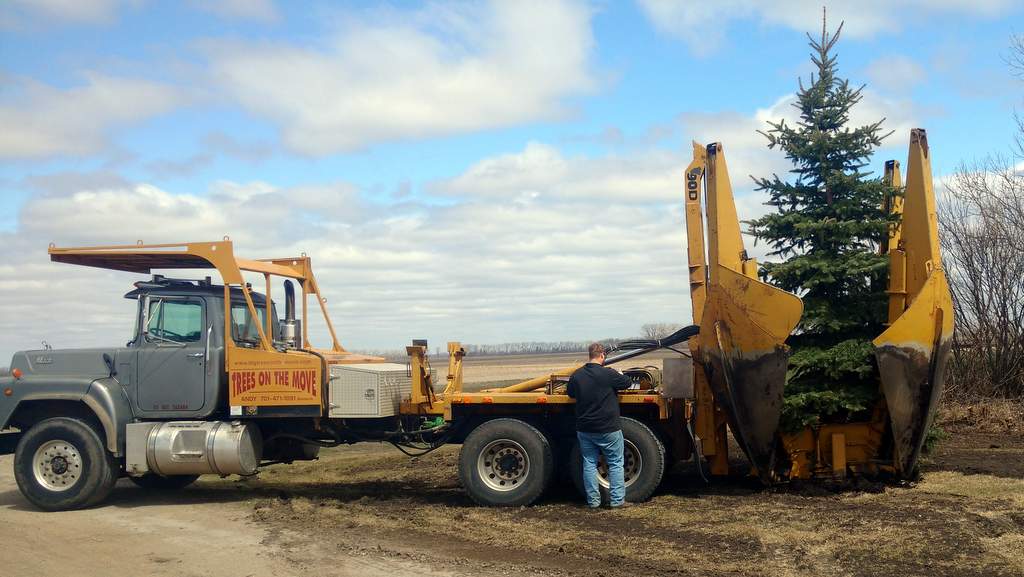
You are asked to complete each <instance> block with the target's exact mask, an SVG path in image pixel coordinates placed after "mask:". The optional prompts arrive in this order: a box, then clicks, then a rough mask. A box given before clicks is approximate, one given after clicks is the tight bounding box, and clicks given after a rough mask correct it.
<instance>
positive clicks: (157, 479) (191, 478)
mask: <svg viewBox="0 0 1024 577" xmlns="http://www.w3.org/2000/svg"><path fill="white" fill-rule="evenodd" d="M128 478H129V479H131V480H132V483H135V484H136V485H138V486H139V487H142V488H143V489H153V490H156V491H177V490H179V489H184V488H185V487H188V486H189V485H191V484H192V483H195V482H196V479H198V478H199V475H171V476H169V477H164V476H161V475H157V474H156V473H146V474H145V475H142V476H140V477H128Z"/></svg>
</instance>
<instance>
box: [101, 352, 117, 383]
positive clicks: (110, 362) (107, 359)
mask: <svg viewBox="0 0 1024 577" xmlns="http://www.w3.org/2000/svg"><path fill="white" fill-rule="evenodd" d="M103 364H105V365H107V370H108V371H110V376H111V377H116V376H117V369H116V368H115V367H114V359H113V357H111V356H110V354H109V353H103Z"/></svg>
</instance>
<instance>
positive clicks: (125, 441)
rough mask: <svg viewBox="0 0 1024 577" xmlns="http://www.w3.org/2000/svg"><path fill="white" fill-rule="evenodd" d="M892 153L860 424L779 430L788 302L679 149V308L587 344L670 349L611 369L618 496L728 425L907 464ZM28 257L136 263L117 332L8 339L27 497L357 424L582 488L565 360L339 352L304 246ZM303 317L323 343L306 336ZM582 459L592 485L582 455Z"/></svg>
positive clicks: (906, 284)
mask: <svg viewBox="0 0 1024 577" xmlns="http://www.w3.org/2000/svg"><path fill="white" fill-rule="evenodd" d="M887 166H898V165H897V164H895V163H891V164H890V165H887ZM910 167H911V171H910V173H909V174H908V183H907V193H906V195H905V197H904V199H903V201H902V202H901V203H900V204H899V206H894V207H893V208H892V210H894V211H902V226H901V227H899V228H898V229H894V230H893V232H892V235H893V238H891V239H890V243H888V244H887V245H886V248H888V247H890V246H891V247H892V248H891V250H890V255H891V258H892V262H893V265H892V267H891V268H892V274H891V275H890V285H891V289H892V290H891V291H890V293H891V295H892V298H893V299H894V300H893V302H892V303H891V306H890V315H891V320H892V324H891V326H890V327H889V329H888V330H887V331H886V332H885V333H883V335H881V336H880V337H879V340H877V341H876V345H877V346H878V358H879V364H880V367H881V383H880V386H881V388H882V390H883V392H884V395H883V401H882V403H881V404H880V406H879V407H878V408H877V409H876V410H875V411H874V413H873V416H872V418H871V420H870V421H869V422H863V423H842V424H835V425H825V426H820V427H815V428H813V429H808V430H806V431H803V432H801V433H799V434H784V433H782V432H780V431H779V430H778V423H779V414H780V410H781V399H782V391H783V387H784V384H785V372H786V358H787V355H788V349H787V347H786V345H785V340H786V338H787V337H788V336H789V334H790V333H791V332H792V331H793V330H794V328H795V327H796V326H797V323H798V322H799V318H800V314H801V310H802V307H801V303H800V299H799V298H798V297H797V296H795V295H792V294H790V293H787V292H785V291H781V290H779V289H777V288H775V287H772V286H770V285H768V284H766V283H764V282H762V281H761V280H758V279H757V278H756V277H757V275H756V261H754V259H750V258H747V255H746V251H745V250H744V248H743V243H742V237H741V235H740V229H739V220H738V217H737V214H736V208H735V204H734V200H733V196H732V189H731V186H730V183H729V178H728V172H727V168H726V164H725V156H724V152H723V149H722V145H721V144H719V143H715V144H711V145H708V146H700V145H697V144H695V145H694V155H693V161H692V162H691V164H690V165H689V166H688V167H687V170H686V173H685V183H684V186H683V188H684V191H685V198H686V223H687V237H688V245H689V246H688V256H689V265H690V278H689V283H690V297H691V302H692V305H693V311H694V314H693V317H694V318H693V321H694V322H693V324H692V325H689V326H685V327H683V328H682V329H680V330H678V331H676V332H675V333H674V334H672V335H669V336H667V337H665V338H662V339H651V340H630V341H625V342H623V343H620V344H619V345H618V346H617V347H616V348H614V349H613V350H612V351H611V352H610V354H609V355H608V358H607V360H606V361H605V364H609V365H610V364H616V363H622V362H624V361H627V360H629V359H632V358H635V357H637V356H639V355H642V354H644V353H647V352H651V351H654V350H658V349H667V350H670V351H673V352H674V353H678V354H675V355H674V356H673V357H672V358H667V359H665V361H664V366H663V369H661V370H659V369H657V368H655V367H632V368H628V367H627V368H626V369H625V370H624V371H623V372H624V374H626V375H627V376H628V377H629V378H630V380H631V382H632V383H633V386H632V387H631V388H630V389H628V390H625V391H621V392H620V393H619V397H618V398H619V403H620V408H621V412H622V415H623V419H622V422H623V434H624V439H625V481H626V499H627V500H630V501H642V500H645V499H647V498H649V497H650V496H651V495H652V494H653V493H654V492H655V490H656V489H657V488H658V486H659V485H660V484H661V482H662V480H663V477H664V475H665V472H666V471H667V470H668V469H669V468H671V467H672V466H673V465H675V464H676V463H678V462H680V461H684V460H688V459H693V460H694V461H695V463H696V465H697V467H698V470H699V471H700V472H701V475H702V476H704V475H705V472H706V473H707V475H708V476H721V475H726V474H728V472H729V459H728V451H729V449H728V447H729V445H728V435H729V434H730V432H731V434H732V436H733V437H734V438H735V439H736V441H737V443H738V444H739V446H740V448H741V449H742V451H743V452H744V453H745V454H746V456H747V457H748V458H749V460H750V463H751V472H752V474H755V475H756V476H758V477H759V478H760V479H761V480H762V481H764V482H765V483H776V482H780V481H786V480H788V479H793V478H822V477H828V478H835V477H845V476H847V475H873V474H879V473H883V472H887V473H892V474H893V475H895V476H897V477H907V476H911V475H912V474H913V471H914V469H915V465H916V461H917V458H918V455H919V453H920V450H921V444H922V443H923V439H924V433H925V431H926V429H927V427H928V425H929V423H930V421H931V419H932V417H933V415H934V412H935V406H936V404H937V401H938V396H939V394H940V393H941V388H942V381H941V375H942V369H943V367H944V364H945V359H946V357H948V354H949V344H948V343H949V339H950V336H951V333H952V322H953V319H952V313H951V308H952V307H951V302H950V298H949V291H948V287H946V286H945V276H944V273H943V271H942V268H941V261H940V259H939V258H938V241H937V238H938V237H937V234H938V233H937V226H936V223H935V219H934V194H933V193H932V190H931V174H930V166H929V165H928V164H927V141H926V139H925V137H924V131H923V130H915V131H914V132H913V134H912V139H911V150H910ZM887 174H888V176H887V177H888V178H898V175H896V174H895V173H893V172H892V171H890V172H889V173H887ZM705 226H706V234H705ZM705 241H706V244H705ZM929 251H930V252H929ZM48 253H49V256H50V259H51V260H52V261H54V262H60V263H68V264H76V265H81V266H89V267H98V268H103V269H109V270H117V271H126V272H131V273H136V274H140V275H146V278H144V279H142V280H139V281H138V282H135V283H134V285H133V286H132V288H131V290H129V291H128V292H127V293H126V294H125V295H124V296H125V298H127V299H131V300H134V301H136V303H137V304H136V308H135V310H136V312H135V318H134V329H133V333H132V335H131V340H129V341H128V342H127V343H126V344H125V345H124V346H119V347H105V348H96V349H73V350H51V349H44V350H29V351H20V352H17V353H15V355H14V357H13V359H12V361H11V374H10V375H9V376H7V377H3V378H0V390H2V392H3V396H2V397H0V454H11V453H13V454H14V473H15V479H16V481H17V484H18V487H19V489H20V491H21V493H22V494H23V495H24V496H25V498H26V499H27V500H28V501H29V502H31V503H32V504H33V505H35V506H36V507H38V508H40V509H43V510H47V511H57V510H69V509H76V508H82V507H89V506H92V505H95V504H98V503H100V502H102V501H103V500H104V499H105V498H106V497H107V496H108V495H109V494H110V492H111V491H112V489H113V487H114V484H115V483H116V482H117V480H118V479H119V478H121V477H127V478H129V479H131V481H132V482H134V483H135V484H136V485H139V486H140V487H143V488H150V489H180V488H183V487H186V486H188V485H189V484H191V483H192V482H194V481H195V480H196V479H197V478H198V477H199V476H200V475H208V474H214V475H221V476H228V475H242V476H251V475H255V474H256V473H257V472H258V470H259V468H260V467H263V466H268V465H271V464H280V463H292V462H295V461H303V460H312V459H316V458H317V456H318V453H319V450H320V449H321V448H324V447H334V446H338V445H343V444H351V443H358V442H386V443H390V444H392V445H394V446H395V447H396V448H398V449H399V450H401V451H402V452H404V453H406V454H409V455H421V454H424V453H427V452H429V451H432V450H435V449H437V448H439V447H441V446H444V445H448V444H458V445H461V449H460V454H459V459H458V476H459V479H460V481H461V484H462V486H463V487H464V489H465V491H466V492H467V493H468V495H469V496H470V497H471V498H472V499H473V500H474V501H475V502H477V503H479V504H480V505H486V506H523V505H529V504H531V503H533V502H534V501H536V500H537V499H538V498H539V497H540V496H541V495H542V494H543V493H544V492H545V490H547V488H548V487H549V486H550V485H551V484H552V482H553V481H554V480H555V479H568V480H571V481H572V482H573V483H574V484H575V485H576V487H577V488H578V489H580V490H582V478H581V477H582V471H581V466H580V456H579V448H578V446H577V445H576V442H575V429H574V416H573V399H572V398H570V397H569V396H568V395H567V394H566V393H565V385H566V383H567V381H568V379H569V378H570V376H571V375H572V373H573V372H574V371H575V370H576V369H577V368H579V366H580V365H575V366H570V367H566V368H564V369H562V370H559V371H555V372H553V373H551V374H546V375H540V376H538V377H536V378H533V379H529V380H526V381H523V382H521V383H517V384H514V385H511V386H505V387H496V388H484V389H482V390H474V391H469V390H465V388H464V387H463V359H464V357H465V355H466V353H465V350H464V348H463V347H462V346H461V344H460V343H458V342H450V343H448V347H447V349H448V359H447V366H446V367H445V368H446V372H445V374H444V378H443V379H441V378H439V376H438V375H439V373H438V372H437V370H436V369H434V368H433V367H432V366H431V359H430V357H429V356H428V354H427V351H428V346H427V343H426V342H425V341H422V340H413V341H412V343H411V344H410V345H409V346H407V347H406V352H407V355H408V357H407V359H406V361H405V362H403V363H396V362H388V361H387V360H386V359H384V358H381V357H375V356H368V355H363V354H358V353H355V352H351V351H349V350H347V349H346V348H345V347H343V346H342V345H341V343H340V342H339V340H338V337H337V334H336V332H335V329H334V326H333V324H332V322H331V318H330V316H329V314H328V311H327V306H326V299H324V298H323V296H322V294H321V290H320V287H319V285H318V283H317V281H316V278H315V276H314V274H313V270H312V263H311V259H310V258H309V257H308V256H307V255H305V254H303V255H300V256H298V257H292V258H271V259H261V260H251V259H244V258H240V257H238V256H236V255H235V252H234V246H233V243H232V242H231V241H230V239H228V238H226V237H225V238H224V239H223V240H220V241H212V242H190V243H181V244H144V243H142V242H139V243H137V244H134V245H116V246H89V247H57V246H53V245H51V246H50V247H49V249H48ZM926 262H927V263H928V264H925V263H926ZM202 269H208V270H213V271H216V273H217V274H218V275H219V277H220V278H219V282H214V279H213V277H212V275H211V276H205V277H203V278H184V279H183V278H174V277H173V276H167V274H168V271H175V270H202ZM172 274H173V273H172ZM200 274H202V273H200ZM246 275H248V279H249V280H247V277H246ZM920 275H923V278H918V277H919V276H920ZM260 277H262V279H261V278H260ZM250 281H255V283H256V284H257V286H260V287H261V288H262V292H258V291H257V290H255V289H254V286H253V283H252V282H250ZM276 287H279V288H276ZM278 290H280V293H278V292H277V291H278ZM943 290H944V292H943ZM278 294H280V297H278V298H280V299H281V302H278V301H275V300H274V299H275V297H277V295H278ZM311 300H312V301H313V303H314V304H313V306H310V301H311ZM897 300H898V302H897ZM282 306H283V309H284V310H283V311H281V310H280V308H281V307H282ZM316 313H319V317H320V318H321V319H322V321H323V325H324V327H325V328H326V334H327V335H329V338H330V341H331V344H330V346H329V347H326V348H316V347H314V346H313V345H312V343H311V341H310V336H309V327H310V320H311V317H313V315H314V314H316ZM684 347H685V348H684ZM599 475H600V483H601V484H602V485H604V486H607V480H606V478H605V471H604V469H603V467H602V468H601V469H600V472H599Z"/></svg>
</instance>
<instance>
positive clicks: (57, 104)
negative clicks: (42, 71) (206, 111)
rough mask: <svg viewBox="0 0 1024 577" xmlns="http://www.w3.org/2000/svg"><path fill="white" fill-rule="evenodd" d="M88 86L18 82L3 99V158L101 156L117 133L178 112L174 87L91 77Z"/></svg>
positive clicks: (0, 147) (178, 97)
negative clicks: (94, 154)
mask: <svg viewBox="0 0 1024 577" xmlns="http://www.w3.org/2000/svg"><path fill="white" fill-rule="evenodd" d="M84 76H85V81H86V82H85V84H84V85H80V86H76V87H72V88H68V89H59V88H55V87H53V86H50V85H47V84H43V83H40V82H37V81H34V80H31V79H26V78H17V79H14V80H13V81H11V82H10V85H11V87H10V88H8V90H6V91H5V94H4V96H2V97H0V126H3V127H4V129H3V131H0V156H3V157H14V158H32V157H41V156H48V155H55V154H72V155H83V154H89V153H93V152H96V151H98V150H99V149H101V148H102V147H103V146H104V145H105V144H106V141H107V138H108V136H109V133H110V131H111V129H112V128H115V127H118V126H123V125H127V124H131V123H133V122H137V121H139V120H143V119H145V118H149V117H151V116H154V115H157V114H161V113H163V112H166V111H168V110H170V109H172V108H173V107H174V106H176V105H178V104H180V103H182V102H183V101H184V97H183V95H182V94H181V93H180V91H179V90H178V89H176V88H174V87H171V86H167V85H164V84H158V83H155V82H149V81H145V80H133V79H127V78H117V77H113V76H105V75H102V74H96V73H86V74H85V75H84Z"/></svg>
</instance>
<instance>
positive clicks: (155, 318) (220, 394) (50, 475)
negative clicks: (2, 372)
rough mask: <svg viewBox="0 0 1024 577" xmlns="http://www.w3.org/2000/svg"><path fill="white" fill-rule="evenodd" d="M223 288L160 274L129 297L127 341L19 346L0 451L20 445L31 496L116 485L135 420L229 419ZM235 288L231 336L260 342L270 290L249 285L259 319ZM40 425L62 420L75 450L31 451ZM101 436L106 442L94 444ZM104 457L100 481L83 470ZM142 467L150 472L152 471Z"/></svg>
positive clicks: (50, 497)
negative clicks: (131, 313)
mask: <svg viewBox="0 0 1024 577" xmlns="http://www.w3.org/2000/svg"><path fill="white" fill-rule="evenodd" d="M224 294H225V293H224V287H223V286H220V285H214V284H212V282H211V281H210V279H209V278H206V279H204V280H180V279H170V278H165V277H162V276H160V275H155V276H154V277H153V278H152V279H151V280H147V281H141V282H138V283H136V284H135V288H134V290H132V291H130V292H128V293H127V294H126V295H125V298H129V299H134V300H137V301H138V307H137V309H136V322H135V330H134V332H133V335H132V338H131V340H130V341H128V342H127V343H126V344H125V345H123V346H119V347H109V348H90V349H68V350H52V349H45V350H34V351H20V352H18V353H15V355H14V357H13V359H12V360H11V376H9V377H4V378H0V390H2V391H3V396H2V397H0V454H11V453H15V461H16V462H15V473H16V477H17V478H18V481H19V486H21V488H22V490H23V492H25V493H26V496H27V497H28V498H29V499H30V500H32V501H33V502H34V503H35V504H36V505H38V506H40V507H42V508H44V509H64V508H72V507H74V506H81V505H86V504H89V502H90V501H91V500H92V498H91V497H90V498H85V497H82V496H81V495H79V493H80V491H75V490H73V489H74V488H76V487H77V488H84V489H86V490H87V491H86V492H91V493H96V492H97V490H98V491H99V492H100V493H102V492H103V490H107V491H109V489H106V488H105V487H104V486H103V485H105V484H108V485H110V486H112V483H113V481H112V480H111V477H112V479H113V480H116V479H117V477H118V476H120V475H121V474H123V473H124V472H125V471H126V469H125V457H126V452H127V450H128V449H129V448H130V447H127V445H128V442H127V438H128V436H129V431H130V430H131V429H130V427H129V425H132V424H136V425H138V424H140V423H142V424H145V423H147V422H148V423H157V424H159V423H163V422H167V421H185V422H198V421H207V422H208V421H216V420H218V419H227V418H228V410H229V409H228V406H227V399H226V398H225V394H226V390H227V387H226V386H225V379H226V373H225V368H224V334H223V333H224V330H225V328H224V327H225V322H224V315H225V312H226V310H225V309H226V307H225V303H224V298H225V297H224ZM230 294H231V306H230V314H231V321H232V322H231V325H230V326H231V327H232V328H231V330H232V332H233V335H232V337H233V339H234V341H235V343H236V344H237V345H238V346H241V347H245V346H248V345H249V344H252V345H255V344H256V343H257V342H258V339H259V333H258V330H257V328H256V323H260V324H261V326H262V327H266V326H267V324H266V319H265V318H264V315H265V314H266V312H265V311H266V300H265V297H264V296H263V295H261V294H258V293H255V292H250V293H249V294H250V297H251V298H252V300H253V304H254V305H255V307H254V308H255V310H256V311H257V315H258V317H259V318H257V319H254V318H253V317H252V315H251V314H250V309H249V308H248V306H247V305H246V302H245V299H244V295H243V294H242V291H241V289H239V288H237V287H233V288H232V289H231V292H230ZM271 317H272V318H271V319H270V327H271V331H270V334H269V335H268V337H270V338H271V339H273V338H274V337H276V335H278V334H279V321H278V319H277V318H276V311H275V309H274V308H273V303H271ZM40 426H45V427H49V428H51V429H52V428H53V427H56V428H57V430H59V431H60V432H59V433H58V434H56V437H58V438H56V439H55V440H56V441H61V442H64V445H67V446H70V447H72V449H74V451H72V449H63V448H62V447H63V446H64V445H61V444H60V443H57V444H53V443H50V445H47V444H45V443H43V444H41V445H39V447H36V450H34V451H31V452H32V455H28V454H25V455H21V454H19V452H23V451H19V449H22V450H24V449H25V444H26V441H29V440H31V439H29V437H30V436H31V435H32V434H33V433H34V432H38V429H39V428H40ZM144 432H145V433H148V432H149V429H146V430H145V431H144ZM211 434H212V433H211ZM246 434H248V435H250V436H251V435H252V432H251V431H247V432H246ZM62 435H63V436H62ZM49 436H50V437H53V436H54V435H53V434H50V435H49ZM193 436H194V435H193ZM64 437H67V438H64ZM71 437H75V438H77V442H72V441H71ZM92 437H95V440H96V441H97V444H98V449H97V448H96V447H87V446H86V445H91V444H92V441H93V440H94V439H93V438H92ZM147 438H148V437H147ZM52 440H54V439H51V441H52ZM36 444H38V443H36ZM98 462H99V463H102V462H105V464H106V465H108V468H110V469H111V471H109V472H108V473H106V474H103V475H99V476H98V477H96V478H91V479H85V478H83V477H82V476H81V474H79V475H74V471H75V469H76V468H78V469H79V470H82V469H84V468H86V467H87V466H88V467H89V468H91V469H95V468H96V467H95V465H96V463H98ZM41 463H44V464H41ZM19 469H24V470H22V471H20V472H19ZM185 470H188V468H187V467H186V468H185ZM138 471H140V472H141V473H142V474H143V475H145V474H146V473H147V472H148V469H147V468H145V467H143V468H142V469H138ZM196 471H198V472H212V471H201V470H200V469H196ZM94 477H95V476H94ZM185 477H186V478H187V477H189V475H185ZM163 478H164V479H167V478H168V477H166V476H165V477H163ZM191 478H192V479H194V476H192V477H191ZM87 481H88V482H87ZM151 481H152V479H151ZM177 481H178V482H182V479H180V478H178V479H177ZM26 485H28V486H29V490H28V491H27V492H26ZM32 485H35V489H36V490H35V492H33V491H32ZM84 485H99V487H98V488H97V487H84ZM65 486H67V488H65ZM103 496H105V495H103ZM69 503H70V506H69Z"/></svg>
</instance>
